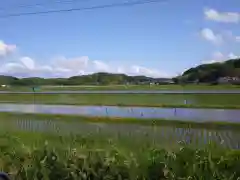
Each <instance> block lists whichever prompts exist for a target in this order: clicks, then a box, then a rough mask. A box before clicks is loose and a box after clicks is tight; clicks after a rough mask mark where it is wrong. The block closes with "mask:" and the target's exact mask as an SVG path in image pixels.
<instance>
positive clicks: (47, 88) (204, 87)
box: [0, 84, 240, 91]
mask: <svg viewBox="0 0 240 180" xmlns="http://www.w3.org/2000/svg"><path fill="white" fill-rule="evenodd" d="M239 89H240V85H214V86H213V85H207V84H201V85H185V86H182V85H153V86H149V85H128V86H125V85H108V86H88V85H80V86H63V87H59V86H42V87H40V90H39V91H61V90H63V91H67V90H71V91H79V90H239ZM1 90H2V91H32V88H31V87H9V88H0V91H1Z"/></svg>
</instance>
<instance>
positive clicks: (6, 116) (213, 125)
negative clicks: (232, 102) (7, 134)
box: [0, 113, 240, 130]
mask: <svg viewBox="0 0 240 180" xmlns="http://www.w3.org/2000/svg"><path fill="white" fill-rule="evenodd" d="M18 119H19V120H20V119H32V120H51V121H64V122H65V123H71V122H91V123H108V124H111V123H113V124H138V125H145V126H174V127H176V128H204V129H231V130H234V129H235V130H240V123H231V122H217V121H211V120H209V121H204V122H196V121H183V120H169V119H137V118H110V117H108V118H107V117H86V116H77V115H51V114H19V113H0V120H1V121H11V120H18Z"/></svg>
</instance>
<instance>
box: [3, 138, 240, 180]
mask: <svg viewBox="0 0 240 180" xmlns="http://www.w3.org/2000/svg"><path fill="white" fill-rule="evenodd" d="M9 138H10V139H9ZM11 139H12V137H8V138H6V137H5V138H1V143H0V159H1V162H0V168H1V169H2V170H3V171H5V172H7V173H8V174H10V176H11V178H12V179H17V180H33V179H35V180H56V179H58V180H160V179H162V180H164V179H170V180H190V179H193V180H198V179H199V180H200V179H201V180H216V179H221V180H237V179H239V178H240V169H239V167H240V152H239V151H238V150H228V149H216V148H213V147H208V148H203V149H199V150H196V149H193V148H190V147H185V146H184V145H183V146H182V147H180V149H176V150H173V151H169V150H168V151H167V150H165V149H159V148H155V147H153V146H149V147H148V149H147V150H146V149H143V150H142V153H141V154H136V153H135V152H134V151H131V150H129V151H127V152H124V151H122V149H121V147H118V146H116V145H114V144H112V143H111V142H109V143H110V144H111V147H110V148H101V149H97V148H92V146H86V141H88V140H87V139H85V141H84V139H83V138H82V137H77V138H75V139H74V141H75V145H77V148H76V147H74V146H65V145H63V144H64V142H62V145H61V146H55V147H54V146H51V145H48V143H47V142H46V143H45V144H42V145H38V146H37V147H33V146H29V145H24V144H18V143H17V142H15V145H13V144H11V143H9V142H11V141H12V140H11ZM4 140H5V143H4V142H3V141H4ZM7 142H8V143H7Z"/></svg>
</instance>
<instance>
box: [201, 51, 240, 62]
mask: <svg viewBox="0 0 240 180" xmlns="http://www.w3.org/2000/svg"><path fill="white" fill-rule="evenodd" d="M239 57H240V56H237V55H235V54H234V53H232V52H231V53H229V54H228V55H224V54H223V53H221V52H219V51H216V52H214V53H213V54H212V59H210V60H207V61H202V63H203V64H212V63H217V62H219V63H221V62H225V61H226V60H229V59H236V58H239Z"/></svg>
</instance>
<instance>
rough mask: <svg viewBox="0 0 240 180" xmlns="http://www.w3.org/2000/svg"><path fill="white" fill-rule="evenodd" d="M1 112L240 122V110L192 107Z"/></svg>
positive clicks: (7, 107) (3, 108)
mask: <svg viewBox="0 0 240 180" xmlns="http://www.w3.org/2000/svg"><path fill="white" fill-rule="evenodd" d="M0 112H21V113H43V114H73V115H86V116H102V117H105V116H107V117H133V118H139V119H141V118H162V119H163V118H164V119H171V120H185V121H201V122H204V121H221V122H224V121H225V122H239V119H240V110H237V109H236V110H231V109H192V108H151V107H117V106H70V105H39V104H37V105H32V104H0Z"/></svg>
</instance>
